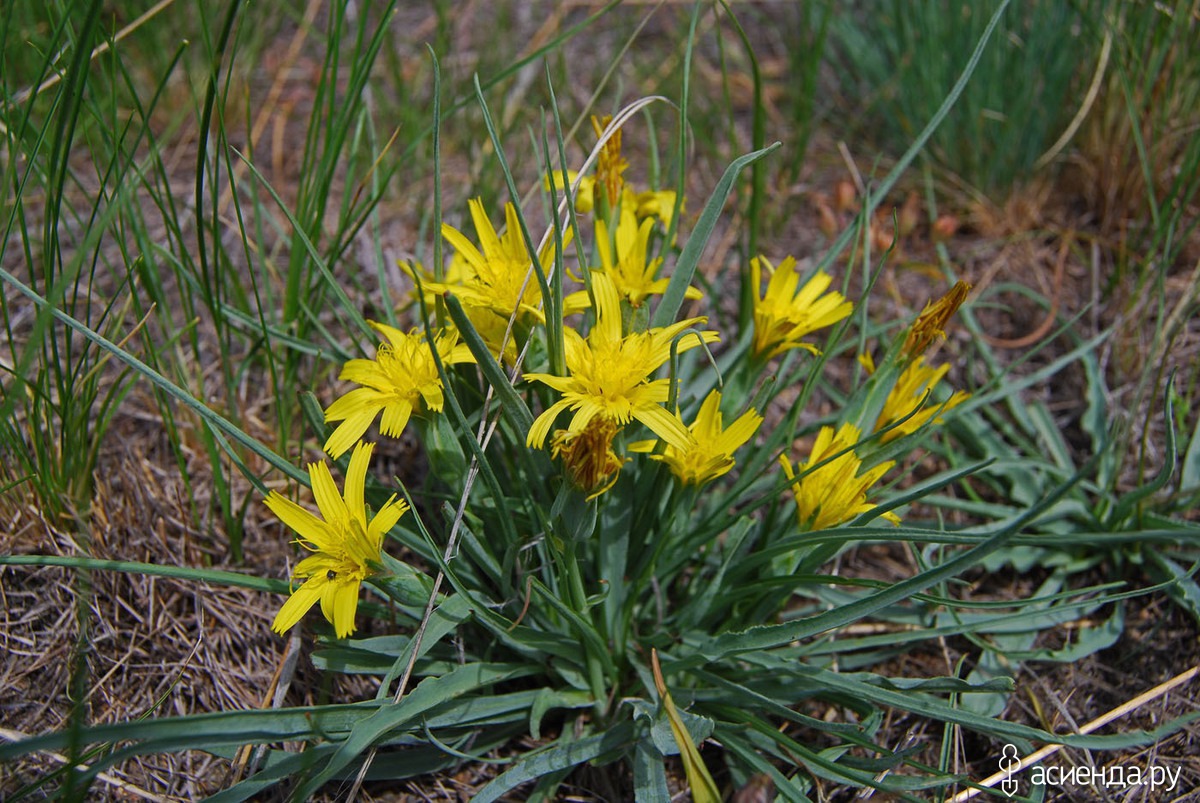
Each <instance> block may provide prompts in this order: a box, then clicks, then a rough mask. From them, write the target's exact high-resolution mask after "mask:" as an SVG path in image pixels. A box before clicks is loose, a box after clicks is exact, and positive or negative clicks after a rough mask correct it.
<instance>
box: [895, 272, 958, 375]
mask: <svg viewBox="0 0 1200 803" xmlns="http://www.w3.org/2000/svg"><path fill="white" fill-rule="evenodd" d="M970 292H971V285H969V284H967V283H966V282H961V281H960V282H955V283H954V286H953V287H951V288H950V290H949V291H947V293H946V294H945V295H944V296H942V297H941V298H939V299H938V300H937V301H929V302H926V304H925V309H923V310H921V314H920V315H918V316H917V319H916V320H915V321H913V325H912V328H911V329H909V331H908V337H907V338H906V339H905V341H904V353H905V354H906V355H907V356H908V357H916V356H918V355H921V354H924V353H925V350H926V349H928V348H929V347H930V346H931V345H933V341H934V340H936V339H937V338H939V337H945V336H946V331H945V330H946V323H947V321H949V320H950V318H951V317H952V316H953V315H954V313H955V312H957V311H958V308H959V307H961V306H962V305H963V302H964V301H966V300H967V294H968V293H970Z"/></svg>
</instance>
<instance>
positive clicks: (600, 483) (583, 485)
mask: <svg viewBox="0 0 1200 803" xmlns="http://www.w3.org/2000/svg"><path fill="white" fill-rule="evenodd" d="M617 431H618V427H617V425H616V423H615V422H614V421H612V420H610V419H607V418H602V417H596V418H593V419H592V420H591V421H589V422H588V424H587V426H586V427H584V428H583V429H582V430H579V431H578V432H572V431H571V430H568V429H559V430H555V432H554V434H553V435H552V436H550V456H551V457H556V458H557V457H561V458H562V461H563V467H564V468H566V470H567V476H569V477H570V478H571V482H573V483H574V484H575V487H576V488H578V489H579V490H581V491H586V492H588V493H589V494H590V496H588V499H589V500H591V499H594V498H596V497H597V496H599V495H600V494H602V493H604V492H605V491H607V490H608V489H609V488H611V487H612V486H613V483H615V482H616V481H617V474H618V473H619V472H620V471H621V466H623V465H625V461H624V460H622V459H621V458H620V457H618V456H617V453H616V452H615V451H613V448H612V442H613V438H614V437H616V435H617Z"/></svg>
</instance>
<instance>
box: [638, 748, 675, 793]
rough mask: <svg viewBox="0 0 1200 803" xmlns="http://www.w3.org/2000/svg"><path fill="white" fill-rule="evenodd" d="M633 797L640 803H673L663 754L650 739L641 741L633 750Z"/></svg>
mask: <svg viewBox="0 0 1200 803" xmlns="http://www.w3.org/2000/svg"><path fill="white" fill-rule="evenodd" d="M633 795H634V799H635V800H637V801H638V803H670V801H671V792H670V790H669V789H668V788H667V772H666V769H665V768H664V767H663V756H662V753H660V752H658V748H657V747H655V746H654V742H652V741H651V740H649V739H639V740H638V743H637V745H636V746H635V747H634V748H633Z"/></svg>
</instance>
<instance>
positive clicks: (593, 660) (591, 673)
mask: <svg viewBox="0 0 1200 803" xmlns="http://www.w3.org/2000/svg"><path fill="white" fill-rule="evenodd" d="M578 544H579V542H578V541H576V540H575V539H573V538H570V539H567V540H566V541H565V542H564V544H563V553H562V556H563V561H562V565H563V568H564V569H566V572H567V578H566V579H567V582H566V587H567V594H568V595H569V596H570V600H569V602H570V604H571V607H573V608H574V609H575V610H576V611H578V612H579V615H580V616H581V617H583V618H584V619H585V620H587V621H588V622H592V621H593V619H592V615H591V612H590V610H589V608H588V604H587V591H586V590H585V589H584V587H583V573H582V572H580V570H579V559H578V557H577V555H576V551H577V549H578ZM580 642H581V644H582V645H583V651H584V656H585V657H586V660H587V673H588V682H589V683H590V684H591V686H592V696H593V697H594V698H595V700H594V702H593V703H592V707H593V710H594V711H595V714H596V718H597V719H601V718H603V717H604V714H605V710H606V708H607V703H606V701H607V700H608V687H607V685H606V684H605V682H604V668H603V662H602V661H601V660H600V657H599V656H597V655H595V654H593V648H592V647H591V645H590V644H589V643H588V641H587V640H585V639H581V640H580Z"/></svg>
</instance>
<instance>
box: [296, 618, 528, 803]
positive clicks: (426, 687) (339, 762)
mask: <svg viewBox="0 0 1200 803" xmlns="http://www.w3.org/2000/svg"><path fill="white" fill-rule="evenodd" d="M458 598H459V597H457V596H456V597H452V599H458ZM426 640H428V634H427V635H426ZM422 646H423V645H422ZM533 672H534V669H532V668H531V667H527V666H523V665H520V664H484V663H476V664H466V665H464V666H461V667H459V668H458V669H455V670H454V671H453V672H450V673H449V674H447V675H443V676H441V677H436V678H425V679H424V680H422V681H421V682H420V683H419V684H417V686H416V688H414V689H413V690H412V691H410V692H409V693H408V694H407V695H405V697H404V698H403V699H401V700H400V702H398V703H394V704H387V705H383V706H381V707H379V708H378V709H376V710H375V711H374V712H372V713H371V714H370V715H368V716H366V717H362V718H361V719H359V720H358V721H357V722H355V723H354V725H353V726H352V728H351V731H350V733H349V734H347V736H346V738H345V739H344V740H343V741H342V743H341V744H340V745H339V746H338V749H337V752H335V753H334V754H333V756H331V757H330V759H329V762H328V763H327V764H326V765H325V766H324V767H322V768H321V770H320V771H319V772H317V773H316V774H314V775H313V776H312V777H311V778H309V779H308V781H307V782H306V783H305V784H304V786H303V788H302V789H301V790H299V791H298V792H297V798H298V799H307V798H310V797H312V795H313V794H315V793H316V791H317V790H318V789H319V788H321V786H322V785H323V784H324V783H326V782H327V781H329V780H331V779H332V778H333V777H334V776H335V775H336V774H337V773H339V772H341V771H342V770H343V769H344V768H346V767H347V766H349V765H350V764H351V762H353V761H355V760H356V759H357V758H358V757H359V756H360V755H362V754H363V753H365V752H366V751H367V750H369V749H370V748H371V747H372V746H373V745H375V744H377V743H378V742H379V740H381V739H383V738H385V737H386V736H388V735H389V734H395V733H396V732H397V731H398V730H406V729H409V728H416V727H418V726H419V724H420V720H421V718H422V716H423V715H425V714H426V713H428V712H430V711H431V710H433V709H435V708H437V707H438V706H440V705H443V704H445V703H448V702H450V701H452V700H454V699H455V698H458V697H461V696H462V695H464V694H467V693H468V692H471V691H475V690H477V689H480V688H485V687H488V686H491V685H493V684H496V683H499V682H500V681H503V680H511V679H513V678H518V677H522V676H525V675H529V674H532V673H533Z"/></svg>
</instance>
